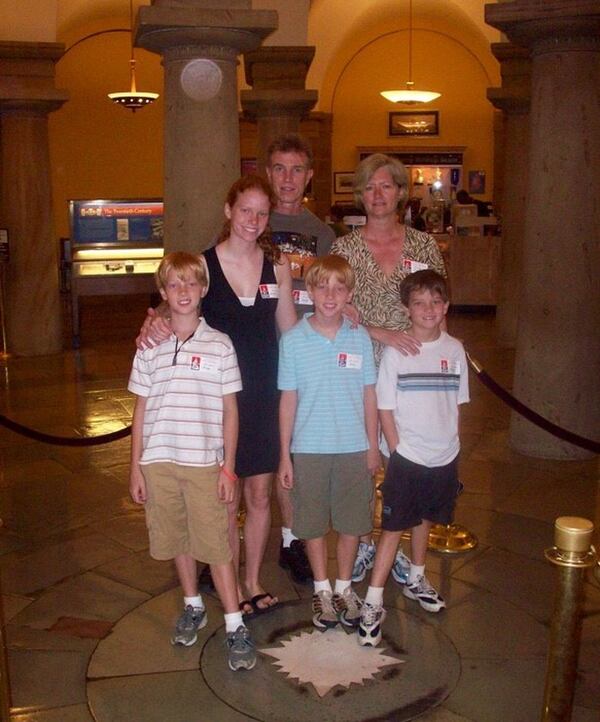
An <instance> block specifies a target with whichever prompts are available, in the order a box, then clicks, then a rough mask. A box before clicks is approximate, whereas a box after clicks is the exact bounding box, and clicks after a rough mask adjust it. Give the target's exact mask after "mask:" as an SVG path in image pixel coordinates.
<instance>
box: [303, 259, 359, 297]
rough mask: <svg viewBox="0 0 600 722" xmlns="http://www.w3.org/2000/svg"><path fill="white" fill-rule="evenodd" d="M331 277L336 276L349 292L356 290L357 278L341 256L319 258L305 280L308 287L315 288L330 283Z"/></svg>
mask: <svg viewBox="0 0 600 722" xmlns="http://www.w3.org/2000/svg"><path fill="white" fill-rule="evenodd" d="M331 276H335V277H336V278H337V280H338V281H339V282H340V283H343V284H344V286H346V288H347V289H348V290H349V291H352V290H354V285H355V283H356V276H355V275H354V271H353V270H352V267H351V266H350V264H349V263H348V261H347V260H346V259H345V258H342V257H341V256H324V257H323V258H317V260H316V261H315V262H314V263H313V264H312V265H311V267H310V268H309V269H308V271H307V272H306V276H305V277H304V280H305V283H306V285H307V286H310V287H311V288H314V287H315V286H318V285H319V284H320V283H324V282H326V281H328V280H329V279H330V278H331Z"/></svg>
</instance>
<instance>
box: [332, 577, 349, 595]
mask: <svg viewBox="0 0 600 722" xmlns="http://www.w3.org/2000/svg"><path fill="white" fill-rule="evenodd" d="M351 584H352V580H351V579H336V580H335V590H334V591H335V593H336V594H343V593H344V592H345V591H346V589H348V587H349V586H350V585H351Z"/></svg>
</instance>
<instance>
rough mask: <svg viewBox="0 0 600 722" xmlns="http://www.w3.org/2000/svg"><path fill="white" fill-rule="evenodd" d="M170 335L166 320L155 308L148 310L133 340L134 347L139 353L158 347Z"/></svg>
mask: <svg viewBox="0 0 600 722" xmlns="http://www.w3.org/2000/svg"><path fill="white" fill-rule="evenodd" d="M170 335H171V327H170V326H169V322H168V321H167V319H166V318H164V316H162V315H161V314H160V313H159V312H158V311H157V310H156V309H155V308H149V309H148V311H147V316H146V318H145V319H144V323H143V324H142V328H141V329H140V333H139V335H138V337H137V338H136V339H135V345H136V347H137V348H138V349H139V350H140V351H143V350H144V349H146V348H153V347H154V346H158V344H161V343H162V342H163V341H166V340H167V339H168V338H169V336H170Z"/></svg>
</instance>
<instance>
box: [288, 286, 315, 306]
mask: <svg viewBox="0 0 600 722" xmlns="http://www.w3.org/2000/svg"><path fill="white" fill-rule="evenodd" d="M292 296H293V298H294V303H296V304H297V305H298V306H312V305H313V302H312V301H311V300H310V296H309V295H308V291H301V290H300V289H296V288H295V289H294V290H293V291H292Z"/></svg>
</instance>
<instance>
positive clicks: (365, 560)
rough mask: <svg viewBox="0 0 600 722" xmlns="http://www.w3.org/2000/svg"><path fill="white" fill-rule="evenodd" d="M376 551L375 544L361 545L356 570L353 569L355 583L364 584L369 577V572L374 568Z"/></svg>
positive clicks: (355, 565) (361, 543)
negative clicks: (363, 581) (364, 580)
mask: <svg viewBox="0 0 600 722" xmlns="http://www.w3.org/2000/svg"><path fill="white" fill-rule="evenodd" d="M376 551H377V549H376V548H375V544H367V543H366V542H360V543H359V545H358V552H357V553H356V559H355V561H354V568H353V569H352V581H353V582H362V580H363V579H364V578H365V577H366V576H367V570H368V569H372V568H373V564H374V562H375V552H376Z"/></svg>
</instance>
